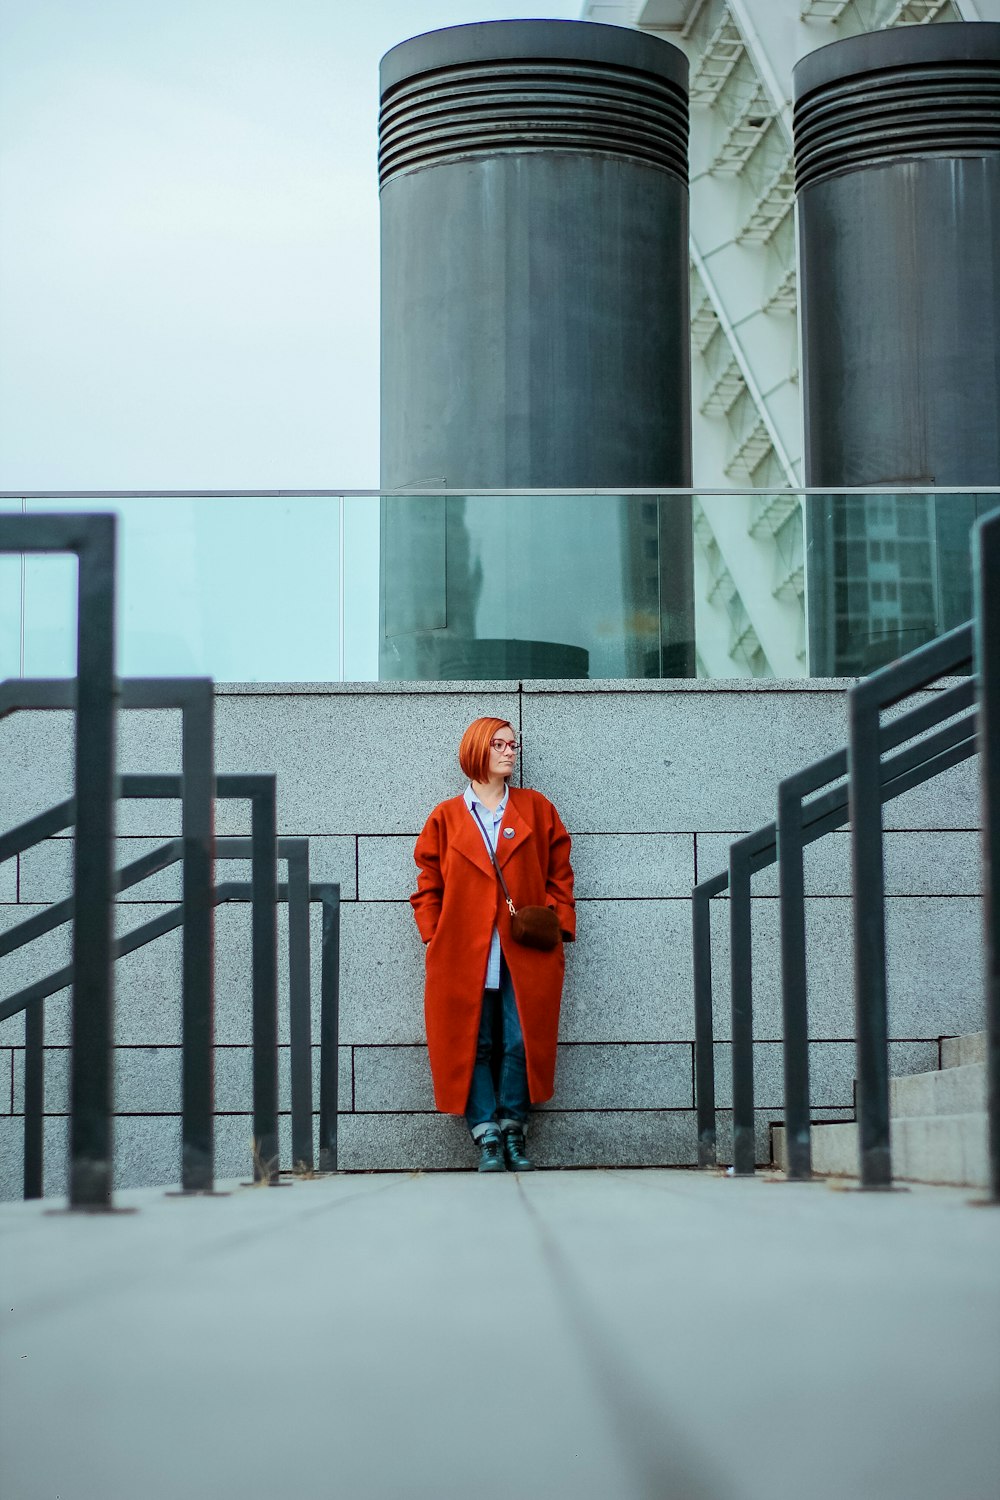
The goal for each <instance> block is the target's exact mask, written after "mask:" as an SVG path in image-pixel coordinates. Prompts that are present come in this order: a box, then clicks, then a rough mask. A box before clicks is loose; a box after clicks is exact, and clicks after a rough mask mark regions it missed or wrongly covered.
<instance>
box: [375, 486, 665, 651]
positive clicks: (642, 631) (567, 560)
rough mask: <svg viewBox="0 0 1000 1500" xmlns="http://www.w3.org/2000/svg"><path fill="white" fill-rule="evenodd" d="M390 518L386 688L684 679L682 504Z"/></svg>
mask: <svg viewBox="0 0 1000 1500" xmlns="http://www.w3.org/2000/svg"><path fill="white" fill-rule="evenodd" d="M387 512H388V519H389V520H390V523H391V524H390V525H388V526H386V527H384V528H383V559H382V568H383V576H382V590H381V593H382V599H383V620H382V652H381V675H382V676H383V678H392V679H395V680H420V679H432V680H434V679H438V680H442V679H443V680H452V681H453V680H461V679H466V680H477V679H478V680H483V679H489V678H532V677H592V678H604V677H606V678H628V677H660V676H682V675H690V673H691V665H692V663H693V654H694V653H693V647H694V643H693V640H692V639H691V633H692V632H691V624H690V609H689V606H687V604H686V600H688V599H690V591H691V583H690V572H691V564H690V541H689V538H690V500H689V498H688V497H686V496H684V497H678V498H677V499H669V498H661V497H657V496H641V495H640V496H619V495H582V496H581V495H546V496H538V495H534V496H518V495H509V496H457V495H456V496H441V497H426V496H411V497H407V496H398V497H397V496H386V497H384V499H383V517H384V518H385V517H386V514H387ZM393 513H395V514H393ZM404 537H405V538H406V542H407V545H406V547H405V549H402V550H401V549H400V548H399V546H398V545H397V543H398V542H399V541H400V540H401V539H402V538H404ZM404 552H405V555H404Z"/></svg>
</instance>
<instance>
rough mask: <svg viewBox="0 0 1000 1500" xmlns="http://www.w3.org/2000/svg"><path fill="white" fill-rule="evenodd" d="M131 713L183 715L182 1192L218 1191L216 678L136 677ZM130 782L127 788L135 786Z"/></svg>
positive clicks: (126, 685) (128, 692)
mask: <svg viewBox="0 0 1000 1500" xmlns="http://www.w3.org/2000/svg"><path fill="white" fill-rule="evenodd" d="M122 707H123V708H125V709H161V708H175V709H180V711H181V775H180V778H179V784H178V785H177V787H176V791H177V793H178V794H179V796H180V799H181V843H182V847H183V856H182V859H183V865H182V869H183V886H182V895H181V907H182V914H183V920H182V927H183V935H184V936H183V949H182V954H181V975H182V999H181V1006H182V1012H181V1039H182V1049H181V1192H182V1193H210V1192H212V1191H213V1190H214V1186H215V975H214V957H215V899H214V890H215V865H214V846H215V729H214V721H215V691H214V687H213V684H212V680H211V678H208V677H189V678H187V677H180V678H177V677H164V678H155V677H154V678H130V679H126V680H125V681H123V683H122ZM130 784H131V783H130V782H129V779H128V778H124V779H123V786H122V788H121V790H123V791H125V790H126V787H127V785H130Z"/></svg>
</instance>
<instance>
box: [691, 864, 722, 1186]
mask: <svg viewBox="0 0 1000 1500" xmlns="http://www.w3.org/2000/svg"><path fill="white" fill-rule="evenodd" d="M727 884H728V877H726V876H716V878H715V879H714V880H709V881H703V882H700V883H699V884H698V885H696V886H695V887H694V889H693V890H692V892H691V924H692V938H693V945H694V946H693V957H694V1085H695V1110H696V1120H697V1129H698V1165H699V1167H714V1166H716V1165H717V1163H718V1136H717V1131H716V1121H715V1018H714V1016H713V1014H712V897H713V896H714V895H716V894H717V893H718V892H719V891H721V890H725V888H726V885H727Z"/></svg>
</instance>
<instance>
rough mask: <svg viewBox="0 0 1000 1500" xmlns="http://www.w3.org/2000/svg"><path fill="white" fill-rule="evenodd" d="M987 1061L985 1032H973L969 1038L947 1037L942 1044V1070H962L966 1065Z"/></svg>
mask: <svg viewBox="0 0 1000 1500" xmlns="http://www.w3.org/2000/svg"><path fill="white" fill-rule="evenodd" d="M985 1061H986V1032H985V1031H973V1032H971V1033H970V1034H969V1035H968V1036H946V1037H945V1038H944V1039H943V1040H942V1042H941V1066H942V1068H962V1067H964V1066H965V1065H966V1063H984V1062H985Z"/></svg>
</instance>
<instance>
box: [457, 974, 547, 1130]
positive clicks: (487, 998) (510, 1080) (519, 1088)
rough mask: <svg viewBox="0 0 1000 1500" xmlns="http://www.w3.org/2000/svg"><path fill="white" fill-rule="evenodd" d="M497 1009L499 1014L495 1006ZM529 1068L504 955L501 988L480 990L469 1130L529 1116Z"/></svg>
mask: <svg viewBox="0 0 1000 1500" xmlns="http://www.w3.org/2000/svg"><path fill="white" fill-rule="evenodd" d="M498 1007H499V1010H500V1015H499V1017H498V1015H497V1010H498ZM498 1019H499V1020H500V1023H501V1024H500V1029H501V1031H502V1036H503V1043H502V1050H501V1053H500V1058H499V1064H500V1066H499V1069H498V1075H497V1078H496V1081H495V1082H494V1076H493V1073H494V1068H493V1064H494V1057H493V1048H494V1034H495V1027H496V1022H497V1020H498ZM530 1102H531V1101H530V1095H529V1093H528V1069H527V1065H526V1063H525V1060H524V1038H523V1036H522V1035H521V1020H520V1017H519V1016H518V1014H517V1002H516V1001H515V999H514V986H513V984H512V983H511V977H510V973H509V971H508V969H507V965H506V964H505V963H504V961H503V959H502V958H501V960H500V988H499V989H498V990H484V991H483V1009H482V1012H481V1014H480V1017H479V1036H478V1038H477V1041H476V1062H475V1066H474V1067H473V1069H472V1084H471V1086H470V1088H469V1099H468V1103H467V1104H466V1106H465V1120H466V1124H467V1125H468V1127H469V1129H470V1130H471V1131H475V1130H476V1129H477V1127H479V1126H482V1125H488V1124H491V1123H492V1122H494V1121H500V1120H520V1121H522V1122H523V1121H525V1120H526V1119H527V1118H528V1107H529V1104H530Z"/></svg>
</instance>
